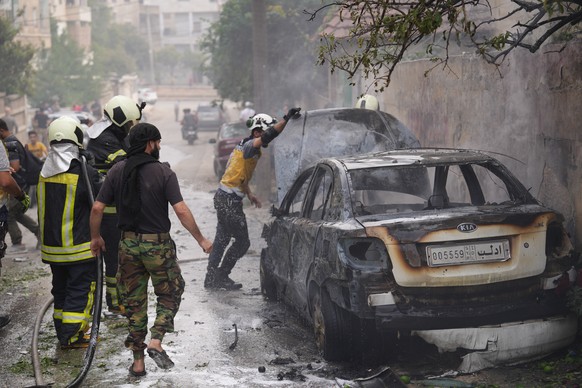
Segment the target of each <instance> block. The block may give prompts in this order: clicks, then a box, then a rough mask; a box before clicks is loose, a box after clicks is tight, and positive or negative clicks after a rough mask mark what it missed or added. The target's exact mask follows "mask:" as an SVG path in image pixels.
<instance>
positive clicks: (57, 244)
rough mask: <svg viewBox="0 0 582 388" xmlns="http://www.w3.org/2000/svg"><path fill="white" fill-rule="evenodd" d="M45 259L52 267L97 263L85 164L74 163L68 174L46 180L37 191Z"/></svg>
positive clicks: (40, 182) (42, 251) (39, 185)
mask: <svg viewBox="0 0 582 388" xmlns="http://www.w3.org/2000/svg"><path fill="white" fill-rule="evenodd" d="M37 198H38V204H39V208H38V220H39V226H40V237H41V258H42V261H43V262H45V263H49V264H71V263H77V262H81V261H85V260H91V259H93V258H94V257H93V255H92V254H91V248H90V243H91V233H90V231H89V217H90V214H91V203H90V200H89V194H88V190H87V187H86V184H85V181H84V179H83V177H82V175H81V163H80V162H79V161H76V160H74V161H73V162H72V163H71V167H70V168H69V170H68V171H67V172H66V173H62V174H57V175H55V176H52V177H49V178H44V177H43V176H42V175H41V176H40V179H39V182H38V187H37Z"/></svg>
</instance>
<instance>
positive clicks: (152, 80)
mask: <svg viewBox="0 0 582 388" xmlns="http://www.w3.org/2000/svg"><path fill="white" fill-rule="evenodd" d="M146 10H147V11H146V26H147V30H148V51H149V55H150V56H149V58H150V85H155V84H156V76H155V70H154V47H153V46H154V45H153V42H152V25H151V21H150V7H149V6H146Z"/></svg>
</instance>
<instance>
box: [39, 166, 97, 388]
mask: <svg viewBox="0 0 582 388" xmlns="http://www.w3.org/2000/svg"><path fill="white" fill-rule="evenodd" d="M81 169H82V173H83V179H84V180H85V184H86V185H87V191H88V193H89V203H90V204H91V206H93V202H94V201H95V199H94V197H93V192H92V190H91V181H90V179H89V174H88V173H87V159H86V158H85V156H84V155H81ZM95 263H96V264H95V265H96V271H97V279H96V282H97V286H96V287H95V294H94V301H95V304H94V305H93V321H92V324H91V335H90V338H89V346H88V347H87V350H86V352H85V356H84V358H83V367H82V368H81V371H80V372H79V374H78V375H77V377H76V378H75V379H74V380H73V381H72V382H71V383H69V384H68V385H67V388H69V387H71V388H74V387H79V386H81V384H82V383H83V381H84V380H85V377H87V373H88V372H89V369H90V368H91V364H92V362H93V358H94V357H95V351H96V350H97V338H98V336H99V325H100V323H101V306H102V298H103V254H100V255H99V256H98V257H97V260H95ZM53 302H54V298H52V297H51V298H50V299H49V300H47V301H46V303H45V304H44V305H43V306H42V308H41V309H40V310H39V312H38V315H37V317H36V321H35V324H34V331H33V334H32V352H31V356H32V367H33V370H34V378H35V381H36V386H35V387H48V386H49V385H47V384H46V383H45V382H44V379H43V377H42V371H41V368H40V360H39V355H38V334H39V332H40V326H41V323H42V320H43V317H44V315H45V313H46V311H47V310H48V309H49V307H50V306H51V304H52V303H53Z"/></svg>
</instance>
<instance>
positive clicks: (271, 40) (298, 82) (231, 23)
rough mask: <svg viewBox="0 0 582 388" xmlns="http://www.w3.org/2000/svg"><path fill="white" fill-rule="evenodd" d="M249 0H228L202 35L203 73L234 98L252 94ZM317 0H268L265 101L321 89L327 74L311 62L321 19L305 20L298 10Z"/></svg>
mask: <svg viewBox="0 0 582 388" xmlns="http://www.w3.org/2000/svg"><path fill="white" fill-rule="evenodd" d="M251 1H252V0H229V1H227V2H226V3H225V4H224V7H223V9H222V12H221V14H220V19H219V20H218V21H217V22H215V23H214V24H213V25H212V26H211V28H210V30H209V31H208V33H207V34H206V35H205V36H204V39H203V41H202V44H201V48H202V50H203V51H204V52H205V53H206V54H208V56H209V59H208V61H207V62H206V64H205V69H206V75H207V76H208V77H209V78H210V79H211V80H212V81H213V83H214V86H215V88H216V89H217V90H218V92H219V93H220V95H221V97H222V98H228V99H231V100H233V101H243V100H247V99H251V98H252V96H253V57H252V54H253V47H252V39H250V37H251V36H252V23H253V17H252V14H251ZM317 4H321V1H320V0H268V1H267V15H266V23H267V26H266V29H267V33H268V36H267V45H268V47H267V48H266V52H267V68H266V69H265V71H264V77H265V84H266V85H267V88H266V89H267V90H266V93H267V95H266V101H269V103H270V105H271V106H268V107H258V108H259V109H264V108H268V109H276V108H280V107H282V106H283V104H284V103H285V102H288V103H292V102H293V101H297V100H299V99H301V98H302V97H303V96H304V95H306V94H316V93H320V90H321V89H322V88H325V82H326V79H327V77H326V75H325V72H324V71H323V70H322V69H321V68H317V67H315V66H313V64H314V63H315V61H316V56H315V52H316V45H315V44H314V43H313V40H312V38H313V37H314V36H316V32H317V30H318V28H319V25H317V24H316V23H309V22H308V21H307V18H306V16H305V15H304V14H302V12H301V11H302V10H303V9H304V8H305V7H314V6H316V5H317Z"/></svg>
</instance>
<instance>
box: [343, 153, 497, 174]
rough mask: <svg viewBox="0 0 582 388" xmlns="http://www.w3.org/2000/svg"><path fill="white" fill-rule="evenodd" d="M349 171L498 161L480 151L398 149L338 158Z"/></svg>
mask: <svg viewBox="0 0 582 388" xmlns="http://www.w3.org/2000/svg"><path fill="white" fill-rule="evenodd" d="M337 159H338V160H340V161H341V163H342V164H344V165H345V166H346V168H348V169H356V168H374V167H384V166H395V165H410V164H424V165H434V164H442V163H460V162H464V163H479V162H491V163H498V161H497V159H495V158H493V157H491V156H489V155H487V154H485V153H483V152H481V151H478V150H467V149H448V148H415V149H398V150H391V151H385V152H378V153H371V154H368V155H353V156H347V157H342V158H337Z"/></svg>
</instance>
